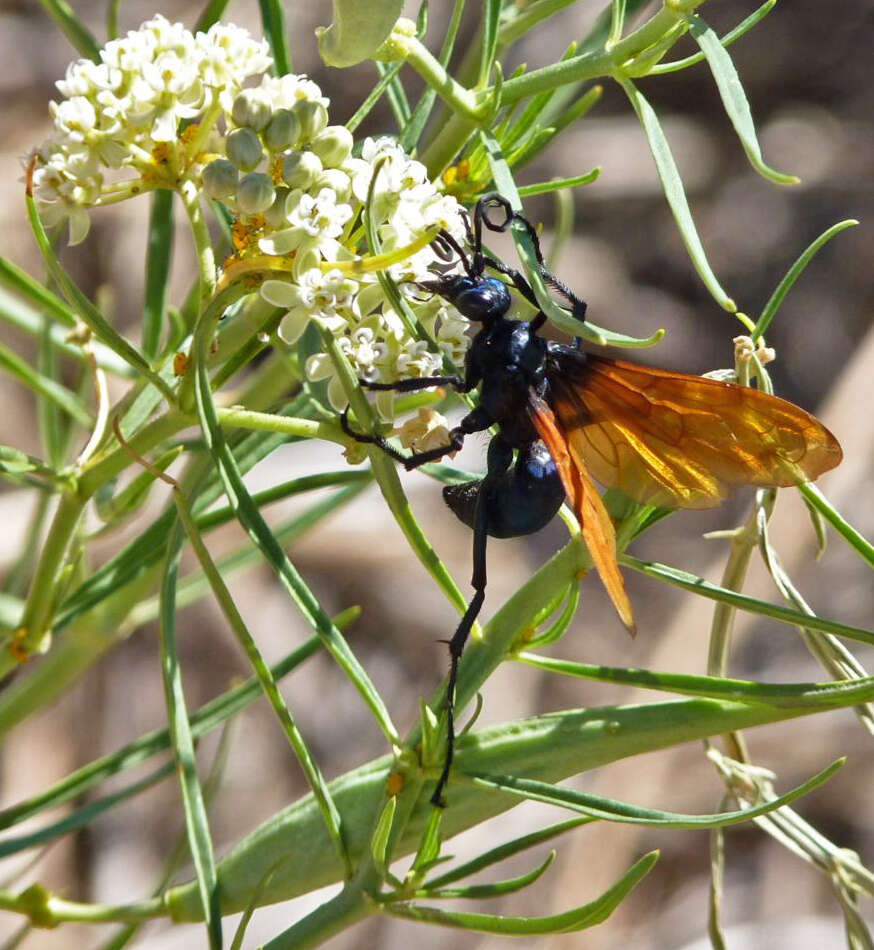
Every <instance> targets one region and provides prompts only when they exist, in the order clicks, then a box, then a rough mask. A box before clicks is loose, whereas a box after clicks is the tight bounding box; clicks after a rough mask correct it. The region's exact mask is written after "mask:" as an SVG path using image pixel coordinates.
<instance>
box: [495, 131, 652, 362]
mask: <svg viewBox="0 0 874 950" xmlns="http://www.w3.org/2000/svg"><path fill="white" fill-rule="evenodd" d="M480 136H481V138H482V141H483V145H484V146H485V149H486V152H487V154H488V158H489V165H490V167H491V170H492V178H493V179H494V182H495V187H496V188H497V190H498V191H499V192H500V193H501V194H502V195H503V196H504V197H505V198H506V199H507V200H508V201H509V202H510V204H511V206H512V207H513V209H514V210H515V211H521V210H522V201H521V199H520V197H519V192H518V190H517V188H516V182H515V181H514V179H513V173H512V172H511V171H510V168H509V166H508V164H507V161H506V159H505V158H504V155H503V153H502V152H501V148H500V146H499V145H498V142H497V141H496V139H495V138H494V136H492V135H490V134H489V133H487V132H485V131H480ZM513 241H514V242H515V245H516V251H517V253H518V254H519V258H520V259H521V261H522V263H523V265H524V269H525V275H526V277H527V278H528V281H529V283H530V284H531V287H532V288H533V290H534V293H535V296H536V297H537V303H538V305H539V306H540V307H541V308H542V310H543V312H544V313H545V314H546V315H547V317H549V319H550V321H551V322H552V323H554V324H555V325H556V326H557V327H558V328H559V329H560V330H563V331H564V332H565V333H568V334H570V335H571V336H582V337H584V338H585V339H587V340H589V342H591V343H595V344H596V345H599V346H606V345H607V341H608V339H609V341H610V343H611V344H613V345H625V346H629V345H633V346H648V345H651V342H650V341H652V342H657V340H658V339H661V336H663V335H664V331H660V333H661V335H659V333H656V334H654V335H653V337H650V339H649V340H637V339H634V338H633V337H625V336H623V335H621V334H615V333H611V332H610V331H606V330H603V329H602V328H601V327H598V326H596V325H595V324H593V323H591V322H590V321H589V320H586V322H585V323H580V321H579V320H576V319H575V318H574V317H573V316H572V315H571V314H570V313H569V312H568V311H567V310H565V309H564V308H563V307H560V306H559V305H558V304H557V303H556V302H555V300H553V299H552V296H551V295H550V293H549V290H548V289H547V288H546V286H545V284H544V283H543V279H542V278H541V276H540V269H539V265H538V263H537V255H536V254H535V251H534V247H533V245H532V243H531V238H530V236H529V234H528V232H527V230H525V229H524V228H521V227H514V228H513ZM620 341H629V342H625V343H621V342H620Z"/></svg>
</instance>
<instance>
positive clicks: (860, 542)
mask: <svg viewBox="0 0 874 950" xmlns="http://www.w3.org/2000/svg"><path fill="white" fill-rule="evenodd" d="M798 490H799V491H800V492H801V494H802V496H803V498H804V500H805V501H806V502H807V503H808V504H809V505H810V506H811V507H812V508H813V510H814V511H816V512H817V513H818V514H819V515H821V516H822V517H823V518H825V520H826V521H827V522H828V523H829V524H830V525H831V526H832V527H833V528H834V529H835V531H837V533H838V534H839V535H840V536H841V537H842V538H843V539H844V540H845V541H846V542H847V544H849V545H850V547H851V548H852V549H853V550H854V551H855V552H856V553H857V554H858V555H859V557H861V558H862V560H863V561H865V563H866V564H867V565H868V566H869V567H871V568H874V545H872V544H871V542H870V541H869V540H868V539H867V538H865V537H864V536H863V535H862V534H860V533H859V532H858V531H857V530H856V529H855V528H854V527H853V526H852V525H851V524H850V522H849V521H847V519H846V518H844V516H843V515H842V514H841V513H840V512H839V511H838V510H837V508H835V507H834V505H832V503H831V502H830V501H829V500H828V498H826V497H825V495H823V493H822V492H821V491H820V490H819V489H818V488H817V487H816V485H811V484H810V483H809V482H808V483H807V484H805V485H800V486H799V488H798Z"/></svg>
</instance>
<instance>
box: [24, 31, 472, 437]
mask: <svg viewBox="0 0 874 950" xmlns="http://www.w3.org/2000/svg"><path fill="white" fill-rule="evenodd" d="M270 66H271V60H270V56H269V53H268V48H267V45H266V44H265V43H264V42H259V41H256V40H254V39H252V38H251V37H250V36H249V34H248V33H247V32H246V31H245V30H241V29H239V28H237V27H234V26H231V25H226V24H217V25H215V26H213V27H212V28H210V30H209V31H208V32H206V33H197V34H192V33H191V32H189V31H188V30H187V29H186V28H185V27H183V26H182V25H181V24H179V23H170V22H169V21H168V20H166V19H164V17H162V16H155V17H153V18H152V19H151V20H149V21H148V22H147V23H144V24H143V25H142V26H141V27H140V28H139V29H138V30H134V31H131V32H130V33H128V34H127V35H126V36H125V37H124V38H122V39H119V40H114V41H112V42H110V43H108V44H107V45H106V47H104V49H103V50H102V51H101V57H100V62H99V63H93V62H91V61H90V60H79V61H77V62H75V63H73V64H72V65H71V66H70V67H69V69H68V70H67V75H66V77H65V78H64V79H63V80H62V81H61V82H59V83H58V90H59V91H60V93H61V95H62V96H63V99H62V100H61V101H59V102H57V103H52V106H51V111H52V116H53V118H54V121H55V134H54V135H53V136H52V137H51V138H50V139H49V141H48V142H46V143H45V144H44V145H43V146H42V147H41V148H40V150H39V153H38V158H39V161H38V165H37V170H36V173H35V175H34V188H35V196H36V198H37V201H38V203H39V207H40V211H41V214H42V215H43V217H44V219H45V221H46V223H47V224H49V225H57V224H60V223H62V222H63V221H65V220H66V221H67V222H68V225H69V235H70V241H71V243H76V242H78V241H81V240H82V239H84V237H85V236H86V234H87V231H88V225H89V216H88V209H89V208H91V207H93V206H98V205H102V204H107V203H109V202H114V201H119V200H122V199H124V198H129V197H133V196H134V195H136V194H139V193H141V192H143V191H148V190H152V189H154V188H167V189H173V190H178V189H180V188H181V187H182V186H183V184H184V185H186V187H187V188H188V189H189V191H190V190H191V188H192V187H193V188H194V189H196V190H197V191H198V192H200V193H201V194H202V195H203V196H204V197H206V198H209V199H212V200H214V201H218V202H221V203H222V204H224V205H225V206H226V207H227V209H228V210H229V211H230V213H231V214H232V215H233V216H234V218H235V220H234V226H233V240H234V246H235V248H236V251H235V254H234V256H233V258H232V259H230V261H229V262H228V264H229V265H231V264H235V265H241V264H242V265H243V266H244V267H245V269H246V271H247V272H250V273H257V272H258V270H259V261H261V262H264V264H263V267H262V270H263V271H266V272H267V273H268V275H269V279H266V280H263V281H262V283H261V285H260V294H261V296H262V297H263V299H264V300H266V301H267V302H268V303H271V304H273V305H274V306H276V307H281V308H283V309H285V310H286V311H287V312H286V314H285V316H284V318H282V320H281V322H280V324H279V337H280V339H281V340H282V341H284V343H285V344H291V345H295V344H297V343H298V341H299V340H300V339H301V336H302V334H303V332H304V330H305V329H306V327H307V325H308V324H309V323H310V322H312V321H318V323H319V324H320V325H321V327H322V328H324V329H326V330H327V331H328V332H330V333H331V334H333V336H334V337H335V338H336V340H337V343H338V346H339V349H340V351H341V352H342V353H344V354H345V355H346V357H347V358H348V359H349V361H350V362H351V364H352V367H353V370H354V371H355V372H356V373H357V375H358V376H359V377H361V378H363V379H367V380H369V381H380V382H388V381H393V380H396V379H401V378H406V377H410V376H427V375H434V374H438V373H440V372H442V371H443V369H444V360H445V359H449V360H450V361H452V362H454V363H456V364H457V363H458V362H459V361H460V360H461V359H463V356H464V353H465V351H466V348H467V337H466V328H467V321H466V320H464V319H463V318H461V317H460V315H459V314H458V313H457V312H456V311H455V310H454V308H451V307H448V306H447V305H446V304H445V303H444V302H443V301H442V300H440V299H439V298H436V299H435V298H432V297H431V296H430V295H425V294H423V293H422V292H421V291H420V290H419V289H418V288H417V287H416V286H415V282H416V281H419V280H422V279H424V278H426V277H427V276H429V274H430V268H432V266H433V265H434V264H435V262H436V261H437V257H436V255H435V253H434V251H433V250H432V249H431V247H430V245H429V244H428V243H427V241H428V236H429V235H431V234H435V233H436V232H437V231H438V230H440V229H444V230H446V231H449V232H450V233H451V234H452V235H453V236H454V237H455V238H456V239H457V240H460V241H463V240H464V235H465V229H464V223H463V219H462V209H461V207H460V206H459V204H458V202H457V201H456V200H455V198H453V197H451V196H449V195H446V194H444V193H443V192H442V191H441V190H440V188H439V187H438V186H437V185H435V184H434V183H433V182H431V181H430V180H429V178H428V174H427V170H426V168H425V166H424V165H423V164H422V163H421V162H418V161H416V160H414V159H412V158H411V157H410V156H408V155H407V154H406V153H405V152H404V151H403V149H402V148H401V147H400V146H399V145H398V144H397V143H396V142H395V141H394V140H392V139H390V138H385V137H383V138H368V139H365V140H364V141H363V142H362V143H359V145H358V146H356V143H355V142H354V139H353V136H352V134H351V132H349V130H348V129H346V128H345V127H344V126H340V125H331V124H330V115H329V110H328V107H329V101H328V99H327V98H326V97H325V96H323V95H322V92H321V90H320V89H319V87H318V86H317V85H316V84H315V83H314V82H312V80H310V79H307V78H306V77H305V76H295V75H285V76H281V77H275V76H270V75H260V79H259V80H258V82H257V84H256V85H254V86H249V87H247V88H245V89H244V88H242V86H243V84H244V83H245V82H246V81H247V80H252V79H253V78H254V77H257V76H258V75H259V74H263V73H265V71H266V70H267V69H268V68H269V67H270ZM365 214H366V215H367V216H368V218H369V223H370V226H371V230H372V231H374V232H375V233H376V235H377V238H378V242H379V245H380V246H379V248H371V247H369V245H368V243H367V239H366V234H367V232H368V229H367V228H366V227H365V226H364V225H365V217H364V216H365ZM410 245H415V246H418V248H419V249H418V250H415V249H414V248H411V250H410V251H406V249H407V248H410ZM414 250H415V252H413V251H414ZM390 252H398V253H397V254H396V255H395V258H396V259H395V260H394V262H393V263H392V264H391V266H390V267H388V268H387V269H388V271H389V273H390V274H391V276H392V277H393V278H394V280H395V281H396V282H397V285H398V287H399V291H400V293H401V296H402V297H403V298H404V300H405V302H406V307H405V308H404V309H405V310H406V312H407V317H404V316H403V315H402V314H400V313H398V312H396V310H395V308H394V306H393V305H392V304H391V303H390V302H389V301H388V299H387V298H386V296H385V291H384V290H383V286H382V284H381V283H380V281H379V275H378V273H377V272H376V271H375V270H372V269H368V268H351V267H350V266H349V265H350V262H353V261H355V260H356V259H358V258H365V259H366V258H367V257H368V256H370V255H372V254H375V253H390ZM441 263H442V264H443V265H444V268H445V262H441ZM334 264H336V265H337V266H336V267H335V266H332V265H334ZM228 272H229V273H232V272H233V269H232V267H230V266H229V267H228ZM410 313H412V315H413V319H414V321H415V322H418V325H419V327H420V328H422V329H423V330H424V332H425V338H424V339H422V338H419V337H420V336H421V332H420V333H419V335H418V336H414V335H413V333H412V332H411V324H410V322H409V321H408V317H409V314H410ZM304 368H305V372H306V374H307V376H308V377H309V379H310V380H312V381H313V382H317V381H320V380H327V381H328V387H327V397H328V400H329V402H330V403H331V405H332V406H333V407H334V408H336V409H341V408H343V406H345V404H346V397H345V394H344V393H343V391H342V387H341V386H340V383H339V378H338V377H337V371H336V367H335V366H334V365H333V363H332V362H331V361H330V359H329V358H328V357H327V355H326V354H325V353H321V352H316V353H313V352H312V351H311V350H310V351H309V352H308V355H307V358H306V359H305V360H304ZM393 402H394V399H393V395H392V394H391V393H382V394H380V396H379V398H378V399H377V407H378V409H379V412H380V414H381V415H382V416H383V417H384V418H392V416H393Z"/></svg>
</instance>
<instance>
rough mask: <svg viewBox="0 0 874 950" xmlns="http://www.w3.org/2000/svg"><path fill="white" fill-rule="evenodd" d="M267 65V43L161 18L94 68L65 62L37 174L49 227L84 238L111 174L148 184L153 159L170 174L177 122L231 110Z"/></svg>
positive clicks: (116, 43) (242, 33)
mask: <svg viewBox="0 0 874 950" xmlns="http://www.w3.org/2000/svg"><path fill="white" fill-rule="evenodd" d="M270 63H271V59H270V54H269V50H268V46H267V44H266V42H263V41H262V42H257V41H255V40H253V39H252V37H251V36H250V35H249V34H248V32H247V31H246V30H243V29H241V28H239V27H236V26H231V25H226V24H221V23H217V24H215V25H214V26H212V27H211V28H210V29H209V30H208V31H207V32H206V33H198V34H197V35H193V34H192V33H191V32H190V31H189V30H186V29H185V27H183V26H182V24H181V23H170V22H169V21H168V20H166V19H165V18H164V17H162V16H160V15H156V16H155V17H153V18H152V19H151V20H149V21H148V22H147V23H144V24H143V25H142V26H141V27H140V28H139V29H138V30H132V31H131V32H129V33H128V34H127V36H125V37H123V38H121V39H117V40H112V41H110V42H109V43H107V44H106V46H105V47H104V48H103V49H102V50H101V52H100V62H98V63H95V62H93V61H92V60H90V59H80V60H77V61H76V62H74V63H71V64H70V66H69V67H68V69H67V74H66V77H65V78H64V79H62V80H61V81H59V82H58V83H57V88H58V91H59V92H60V93H61V95H62V96H63V97H64V98H63V100H62V101H60V102H52V103H51V104H50V111H51V114H52V117H53V118H54V123H55V134H54V135H53V136H52V137H51V138H50V139H49V140H48V141H47V142H46V143H44V144H43V145H42V147H41V148H40V149H39V151H38V158H39V163H38V165H37V168H36V171H35V173H34V192H35V196H36V198H37V201H38V202H39V206H40V213H41V215H42V217H43V219H44V221H45V222H46V224H47V225H50V226H51V225H55V224H59V223H61V222H62V221H64V220H65V219H69V225H70V243H71V244H76V243H78V242H79V241H81V240H83V239H84V238H85V236H86V234H87V233H88V223H89V219H88V212H87V208H88V207H89V206H91V205H94V204H99V203H102V202H105V201H106V200H112V194H113V185H112V184H111V183H110V182H109V181H107V178H106V173H107V171H108V170H110V169H112V170H117V169H125V168H127V169H132V170H133V171H134V172H136V173H137V175H138V176H144V175H148V174H149V173H150V172H151V173H153V174H154V170H155V167H156V162H157V161H159V160H160V161H162V162H163V163H165V164H169V165H171V166H172V165H173V164H174V162H173V158H174V154H173V152H174V148H175V146H176V145H177V140H178V136H179V125H180V122H183V121H186V120H187V121H193V120H196V119H198V118H199V117H202V116H204V115H205V114H208V113H209V112H210V111H211V110H214V109H215V108H224V109H229V108H230V104H231V102H232V101H233V99H234V97H235V96H236V94H237V92H238V91H239V90H240V88H241V86H242V84H243V83H244V82H245V81H246V79H247V78H248V77H250V76H253V75H256V74H258V73H262V72H263V71H264V70H265V69H267V68H269V66H270ZM159 146H163V150H162V151H161V150H159ZM156 151H157V152H158V155H156ZM115 187H116V188H117V187H118V186H117V184H116V186H115ZM120 194H121V195H122V196H127V195H126V194H125V192H124V190H123V189H122V190H121V192H120Z"/></svg>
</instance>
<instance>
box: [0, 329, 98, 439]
mask: <svg viewBox="0 0 874 950" xmlns="http://www.w3.org/2000/svg"><path fill="white" fill-rule="evenodd" d="M0 369H2V370H5V371H6V372H7V373H8V374H9V375H10V376H12V377H13V378H14V379H17V380H18V381H19V382H20V383H23V384H24V385H25V386H27V388H28V389H32V390H33V391H34V392H35V393H38V394H39V395H40V396H42V397H43V398H44V399H47V400H49V401H50V402H52V403H53V404H54V405H55V406H57V407H58V408H59V409H62V410H63V411H64V412H66V413H67V414H68V415H69V416H70V417H71V418H73V419H75V420H76V422H78V423H79V424H80V425H82V426H85V427H88V426H90V425H91V424H92V422H93V420H92V418H91V413H90V412H89V411H88V407H87V406H86V405H85V403H83V402H82V400H81V399H80V398H79V397H78V396H77V395H76V394H75V393H74V392H72V391H71V390H69V389H67V387H66V386H63V385H62V384H61V383H58V382H55V380H54V379H50V378H49V377H48V376H44V375H43V374H42V373H40V372H37V370H35V369H34V368H33V367H32V366H31V365H30V364H29V363H27V362H25V361H24V360H23V359H22V358H21V357H20V356H19V355H18V354H17V353H16V352H15V351H14V350H11V349H10V348H9V347H8V346H6V345H5V344H3V343H0Z"/></svg>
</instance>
